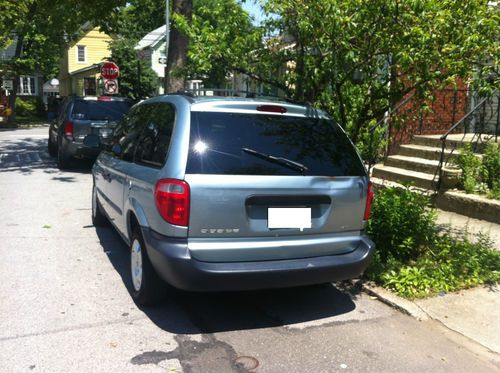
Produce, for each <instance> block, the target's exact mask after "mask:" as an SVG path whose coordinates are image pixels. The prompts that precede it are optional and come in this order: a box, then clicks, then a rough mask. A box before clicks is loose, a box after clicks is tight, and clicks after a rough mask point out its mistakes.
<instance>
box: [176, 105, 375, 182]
mask: <svg viewBox="0 0 500 373" xmlns="http://www.w3.org/2000/svg"><path fill="white" fill-rule="evenodd" d="M186 173H188V174H225V175H310V176H313V175H314V176H364V175H366V171H365V168H364V166H363V164H362V162H361V160H360V157H359V155H358V153H357V152H356V150H355V148H354V146H353V145H352V143H351V142H350V141H349V139H348V138H347V136H346V135H345V133H344V131H342V129H341V128H340V127H339V126H338V125H337V124H336V123H334V122H333V121H331V120H328V119H324V118H305V117H295V116H281V115H267V114H243V113H220V112H192V113H191V134H190V146H189V156H188V163H187V169H186Z"/></svg>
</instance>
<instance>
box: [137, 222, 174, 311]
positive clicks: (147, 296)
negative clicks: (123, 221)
mask: <svg viewBox="0 0 500 373" xmlns="http://www.w3.org/2000/svg"><path fill="white" fill-rule="evenodd" d="M130 275H131V279H132V297H133V298H134V300H135V301H136V302H137V303H138V304H141V305H145V306H147V305H154V304H157V303H158V302H159V301H161V300H162V298H163V297H162V295H163V294H162V290H165V285H164V284H163V282H162V281H161V280H160V278H159V277H158V275H157V274H156V271H155V270H154V268H153V265H152V264H151V261H150V260H149V257H148V254H147V252H146V246H145V245H144V240H143V239H142V235H141V233H140V232H139V231H138V230H136V231H134V233H133V234H132V243H131V244H130Z"/></svg>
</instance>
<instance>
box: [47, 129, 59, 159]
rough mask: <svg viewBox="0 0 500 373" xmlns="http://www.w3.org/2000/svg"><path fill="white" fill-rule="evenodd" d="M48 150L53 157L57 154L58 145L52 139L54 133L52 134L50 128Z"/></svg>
mask: <svg viewBox="0 0 500 373" xmlns="http://www.w3.org/2000/svg"><path fill="white" fill-rule="evenodd" d="M48 151H49V155H50V156H51V157H55V156H57V146H56V145H55V144H54V141H53V140H52V135H51V134H50V130H49V141H48Z"/></svg>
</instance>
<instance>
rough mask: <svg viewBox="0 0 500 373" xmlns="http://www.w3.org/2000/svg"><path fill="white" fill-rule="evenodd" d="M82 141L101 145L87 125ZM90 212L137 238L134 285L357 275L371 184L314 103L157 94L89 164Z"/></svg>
mask: <svg viewBox="0 0 500 373" xmlns="http://www.w3.org/2000/svg"><path fill="white" fill-rule="evenodd" d="M86 142H87V143H92V142H93V143H94V145H97V142H98V138H96V137H95V136H94V137H92V135H90V136H88V138H87V139H86ZM93 178H94V184H93V189H92V219H93V222H94V224H95V225H101V224H104V223H107V221H108V220H109V221H110V222H111V223H112V225H113V226H114V227H115V228H116V230H117V231H118V232H119V233H120V235H121V236H122V237H123V239H124V240H125V242H126V243H127V244H128V245H129V246H130V274H131V280H132V284H133V289H132V295H133V297H134V299H135V300H136V301H137V302H138V303H140V304H152V303H154V302H155V301H157V300H158V295H159V294H160V293H162V292H161V291H158V290H159V288H161V287H162V286H165V284H164V282H166V283H168V284H170V285H172V286H174V287H176V288H179V289H183V290H193V291H226V290H250V289H262V288H278V287H290V286H300V285H308V284H317V283H325V282H332V281H338V280H343V279H348V278H353V277H355V276H358V275H359V274H360V273H362V272H363V270H364V269H365V268H366V267H367V265H368V264H369V261H370V259H371V257H372V254H373V251H374V244H373V242H372V241H371V240H370V239H369V238H368V237H367V236H366V235H365V234H364V228H365V224H366V221H367V219H368V218H369V214H370V205H371V201H372V197H373V194H372V192H371V188H370V182H369V178H368V175H367V173H366V170H365V168H364V166H363V164H362V161H361V159H360V157H359V155H358V153H357V151H356V149H355V147H354V146H353V144H352V143H351V141H350V140H349V139H348V138H347V136H346V134H345V133H344V131H343V130H342V128H341V127H340V126H339V125H337V124H336V123H335V122H334V121H332V120H331V119H330V118H329V117H328V116H327V115H326V114H325V113H323V112H321V111H320V110H317V109H314V108H312V107H310V106H305V105H299V104H293V103H289V102H284V101H276V100H269V99H259V98H252V99H251V98H224V97H219V98H215V97H212V98H207V97H204V98H196V97H191V96H188V95H185V94H174V95H167V96H160V97H155V98H152V99H148V100H146V101H143V102H141V103H139V104H137V105H135V106H134V107H133V108H132V109H131V110H130V112H129V113H128V114H127V115H126V116H125V117H124V119H123V120H122V122H121V123H120V124H119V125H118V127H117V128H116V129H115V131H114V134H113V140H112V143H111V144H108V145H104V146H103V150H102V151H101V153H100V155H99V157H98V158H97V161H96V163H95V164H94V167H93Z"/></svg>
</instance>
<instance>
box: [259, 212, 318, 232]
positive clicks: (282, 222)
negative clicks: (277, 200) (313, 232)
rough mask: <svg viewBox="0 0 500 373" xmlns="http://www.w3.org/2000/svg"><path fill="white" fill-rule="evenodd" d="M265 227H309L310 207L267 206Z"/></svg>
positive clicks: (301, 228)
mask: <svg viewBox="0 0 500 373" xmlns="http://www.w3.org/2000/svg"><path fill="white" fill-rule="evenodd" d="M267 227H268V228H269V229H274V228H299V229H300V230H303V229H304V228H311V209H310V208H309V207H269V208H268V210H267Z"/></svg>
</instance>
